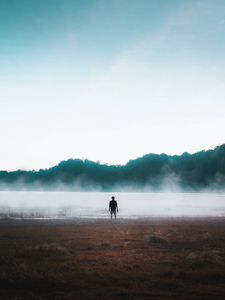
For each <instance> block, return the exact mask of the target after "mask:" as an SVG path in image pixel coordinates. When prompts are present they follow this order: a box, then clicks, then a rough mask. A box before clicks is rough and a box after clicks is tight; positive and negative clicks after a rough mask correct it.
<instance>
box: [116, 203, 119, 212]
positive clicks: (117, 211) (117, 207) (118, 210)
mask: <svg viewBox="0 0 225 300" xmlns="http://www.w3.org/2000/svg"><path fill="white" fill-rule="evenodd" d="M116 208H117V212H118V211H119V208H118V204H117V202H116Z"/></svg>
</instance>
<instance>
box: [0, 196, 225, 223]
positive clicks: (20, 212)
mask: <svg viewBox="0 0 225 300" xmlns="http://www.w3.org/2000/svg"><path fill="white" fill-rule="evenodd" d="M112 195H114V196H115V197H116V200H117V202H118V206H119V214H118V218H120V219H126V218H132V219H135V218H151V217H216V216H217V217H218V216H225V194H213V193H210V194H209V193H117V192H116V193H104V192H101V193H100V192H90V193H79V192H1V193H0V216H1V218H21V219H26V218H34V219H35V218H41V219H42V218H90V219H102V218H103V219H104V218H109V212H108V203H109V201H110V200H111V196H112Z"/></svg>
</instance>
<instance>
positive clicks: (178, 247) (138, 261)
mask: <svg viewBox="0 0 225 300" xmlns="http://www.w3.org/2000/svg"><path fill="white" fill-rule="evenodd" d="M0 245H1V247H0V299H1V300H3V299H7V300H8V299H10V300H11V299H14V300H19V299H25V300H26V299H29V300H31V299H38V300H40V299H53V300H54V299H60V300H61V299H71V300H72V299H81V300H83V299H92V300H94V299H107V300H111V299H125V300H126V299H179V300H183V299H184V300H189V299H190V300H195V299H198V300H200V299H204V300H209V299H210V300H216V299H220V300H221V299H224V298H225V285H224V283H225V220H223V219H212V220H208V221H206V220H194V219H193V220H148V221H141V220H137V221H120V220H117V221H108V220H105V221H103V220H99V221H95V222H90V221H85V220H83V221H82V222H81V223H79V222H78V221H77V220H73V221H62V220H61V221H50V220H49V221H40V220H39V221H20V220H17V221H12V220H11V221H10V220H8V221H7V220H5V221H0Z"/></svg>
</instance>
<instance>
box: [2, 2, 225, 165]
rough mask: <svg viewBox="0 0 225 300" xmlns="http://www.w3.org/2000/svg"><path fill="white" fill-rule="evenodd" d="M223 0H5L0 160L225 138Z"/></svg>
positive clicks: (125, 153)
mask: <svg viewBox="0 0 225 300" xmlns="http://www.w3.org/2000/svg"><path fill="white" fill-rule="evenodd" d="M224 53H225V1H224V0H215V1H211V0H204V1H203V0H184V1H180V0H179V1H178V0H170V1H168V0H107V1H106V0H0V137H1V147H0V169H8V170H14V169H17V168H23V169H33V168H35V169H39V168H43V167H49V166H52V165H54V164H56V163H58V162H59V161H61V160H63V159H67V158H75V157H79V158H89V159H92V160H101V161H102V162H107V163H125V162H126V161H127V160H129V159H131V158H135V157H137V156H140V155H143V154H145V153H149V152H156V153H161V152H166V153H168V154H180V153H182V152H183V151H190V152H194V151H197V150H201V149H207V148H210V147H214V146H216V145H218V144H221V143H224V130H223V128H225V118H224V111H225V59H224V58H225V56H224Z"/></svg>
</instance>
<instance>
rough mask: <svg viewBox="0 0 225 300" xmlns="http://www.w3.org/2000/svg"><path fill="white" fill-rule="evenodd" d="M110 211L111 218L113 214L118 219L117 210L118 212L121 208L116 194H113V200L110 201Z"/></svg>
mask: <svg viewBox="0 0 225 300" xmlns="http://www.w3.org/2000/svg"><path fill="white" fill-rule="evenodd" d="M109 211H110V215H111V219H112V216H113V215H114V218H115V219H116V212H118V211H119V209H118V205H117V202H116V200H115V197H114V196H112V200H111V201H110V202H109Z"/></svg>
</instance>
